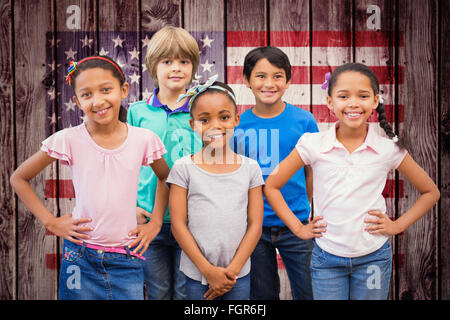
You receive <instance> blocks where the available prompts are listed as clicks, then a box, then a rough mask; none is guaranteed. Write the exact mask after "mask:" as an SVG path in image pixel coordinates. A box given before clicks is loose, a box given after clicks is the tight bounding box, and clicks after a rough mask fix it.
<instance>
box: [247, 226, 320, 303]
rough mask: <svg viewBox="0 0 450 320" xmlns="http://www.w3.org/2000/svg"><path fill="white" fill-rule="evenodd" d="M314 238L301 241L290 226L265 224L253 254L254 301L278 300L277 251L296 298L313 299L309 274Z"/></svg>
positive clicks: (251, 294) (252, 279) (252, 281)
mask: <svg viewBox="0 0 450 320" xmlns="http://www.w3.org/2000/svg"><path fill="white" fill-rule="evenodd" d="M313 247H314V242H313V241H312V240H302V239H300V238H298V237H297V236H295V235H294V234H293V233H292V232H291V231H290V230H289V229H288V228H287V227H263V231H262V235H261V239H260V240H259V242H258V244H257V245H256V248H255V250H254V251H253V253H252V256H251V270H250V276H251V286H250V288H251V289H250V299H251V300H279V299H280V277H279V276H278V264H277V253H276V250H275V249H278V251H279V253H280V256H281V259H282V260H283V263H284V265H285V267H286V271H287V274H288V277H289V282H290V284H291V290H292V298H293V299H294V300H311V299H312V287H311V275H310V268H309V264H310V260H311V252H312V249H313Z"/></svg>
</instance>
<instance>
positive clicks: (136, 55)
mask: <svg viewBox="0 0 450 320" xmlns="http://www.w3.org/2000/svg"><path fill="white" fill-rule="evenodd" d="M128 53H129V54H130V55H131V58H130V59H131V60H133V59H136V60H139V51H137V50H136V47H134V49H133V50H132V51H128Z"/></svg>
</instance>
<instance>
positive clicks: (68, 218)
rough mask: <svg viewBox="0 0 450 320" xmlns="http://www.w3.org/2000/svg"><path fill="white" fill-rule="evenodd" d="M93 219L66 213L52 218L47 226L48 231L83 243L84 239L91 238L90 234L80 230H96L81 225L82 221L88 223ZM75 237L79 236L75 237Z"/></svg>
mask: <svg viewBox="0 0 450 320" xmlns="http://www.w3.org/2000/svg"><path fill="white" fill-rule="evenodd" d="M91 221H92V220H91V219H90V218H81V219H73V218H72V214H71V213H70V214H66V215H63V216H62V217H54V219H53V218H52V219H51V220H50V221H49V222H48V223H47V224H46V225H45V227H46V228H47V230H48V231H50V232H51V233H53V234H55V235H56V236H58V237H61V238H64V239H67V240H69V241H71V242H74V243H77V244H83V241H82V240H78V239H89V235H87V234H84V233H80V232H89V231H92V230H94V229H93V228H92V227H88V226H79V224H82V223H88V222H91ZM74 237H76V238H78V239H75V238H74Z"/></svg>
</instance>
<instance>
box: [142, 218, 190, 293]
mask: <svg viewBox="0 0 450 320" xmlns="http://www.w3.org/2000/svg"><path fill="white" fill-rule="evenodd" d="M180 255H181V248H180V246H179V245H178V243H177V241H176V240H175V238H174V237H173V235H172V231H171V226H170V223H163V225H162V227H161V231H160V232H159V234H158V235H157V236H156V237H155V239H153V241H152V242H151V243H150V246H149V247H148V249H147V251H146V252H145V253H144V257H145V258H146V261H145V262H144V281H145V285H146V288H147V298H148V299H149V300H184V299H186V288H185V281H186V280H185V278H186V277H185V275H184V273H182V272H181V271H180Z"/></svg>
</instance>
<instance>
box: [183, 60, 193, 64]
mask: <svg viewBox="0 0 450 320" xmlns="http://www.w3.org/2000/svg"><path fill="white" fill-rule="evenodd" d="M181 63H182V64H189V63H191V61H190V60H181Z"/></svg>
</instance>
